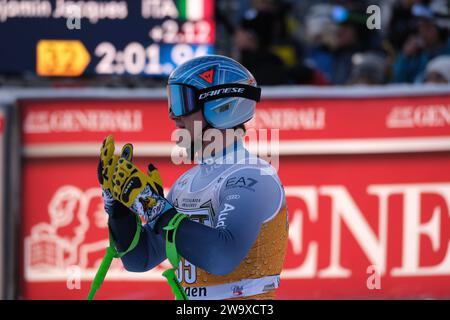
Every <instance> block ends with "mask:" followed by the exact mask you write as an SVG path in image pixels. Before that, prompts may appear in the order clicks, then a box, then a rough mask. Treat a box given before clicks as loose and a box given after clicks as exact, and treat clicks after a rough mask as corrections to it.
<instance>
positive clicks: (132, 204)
mask: <svg viewBox="0 0 450 320" xmlns="http://www.w3.org/2000/svg"><path fill="white" fill-rule="evenodd" d="M127 146H128V147H127V148H125V147H124V149H122V154H121V156H120V158H119V160H118V162H117V165H116V167H115V169H114V174H113V197H114V199H117V200H118V201H120V202H121V203H122V204H123V205H125V206H126V207H128V208H130V209H131V211H133V212H134V213H136V214H139V215H140V216H142V217H144V219H145V221H146V222H147V223H149V224H150V227H152V228H153V227H154V224H155V222H156V220H157V218H158V217H159V216H161V215H162V214H163V213H164V212H166V211H168V210H171V209H173V207H172V205H171V204H170V203H169V202H168V201H167V200H166V199H165V198H164V193H163V187H162V181H161V177H160V175H159V172H158V170H157V169H156V168H155V167H154V166H153V165H152V164H150V165H149V167H148V173H147V174H145V173H143V172H142V171H141V170H140V169H139V168H138V167H137V166H136V165H134V164H133V163H132V162H131V161H132V156H133V146H132V145H127Z"/></svg>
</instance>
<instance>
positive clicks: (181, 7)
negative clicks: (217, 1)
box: [178, 0, 214, 20]
mask: <svg viewBox="0 0 450 320" xmlns="http://www.w3.org/2000/svg"><path fill="white" fill-rule="evenodd" d="M213 8H214V4H213V0H178V12H179V15H180V19H184V20H206V19H212V17H213Z"/></svg>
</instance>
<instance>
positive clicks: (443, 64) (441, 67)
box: [426, 55, 450, 83]
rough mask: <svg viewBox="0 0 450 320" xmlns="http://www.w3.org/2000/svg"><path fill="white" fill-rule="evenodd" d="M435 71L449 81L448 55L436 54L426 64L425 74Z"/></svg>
mask: <svg viewBox="0 0 450 320" xmlns="http://www.w3.org/2000/svg"><path fill="white" fill-rule="evenodd" d="M431 72H436V73H438V74H440V75H441V76H442V77H443V78H444V79H446V80H447V82H448V83H450V55H446V56H438V57H436V58H434V59H432V60H430V61H429V62H428V64H427V69H426V74H427V75H428V74H429V73H431Z"/></svg>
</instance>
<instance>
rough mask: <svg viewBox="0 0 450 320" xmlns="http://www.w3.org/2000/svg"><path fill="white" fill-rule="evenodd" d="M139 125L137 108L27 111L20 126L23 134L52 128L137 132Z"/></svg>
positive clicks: (52, 129)
mask: <svg viewBox="0 0 450 320" xmlns="http://www.w3.org/2000/svg"><path fill="white" fill-rule="evenodd" d="M142 129H143V121H142V112H141V111H139V110H121V111H111V110H55V111H47V110H45V111H30V112H28V113H27V114H26V116H25V120H24V124H23V130H24V132H25V133H26V134H35V133H53V132H55V133H56V132H114V131H119V132H139V131H142Z"/></svg>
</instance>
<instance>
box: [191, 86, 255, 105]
mask: <svg viewBox="0 0 450 320" xmlns="http://www.w3.org/2000/svg"><path fill="white" fill-rule="evenodd" d="M196 91H197V92H196V93H197V97H196V98H197V99H196V100H197V101H198V102H200V103H204V102H207V101H211V100H217V99H222V98H229V97H241V98H246V99H250V100H253V101H256V102H259V101H260V99H261V88H259V87H254V86H250V85H247V84H240V83H229V84H221V85H218V86H213V87H208V88H204V89H200V90H196Z"/></svg>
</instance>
